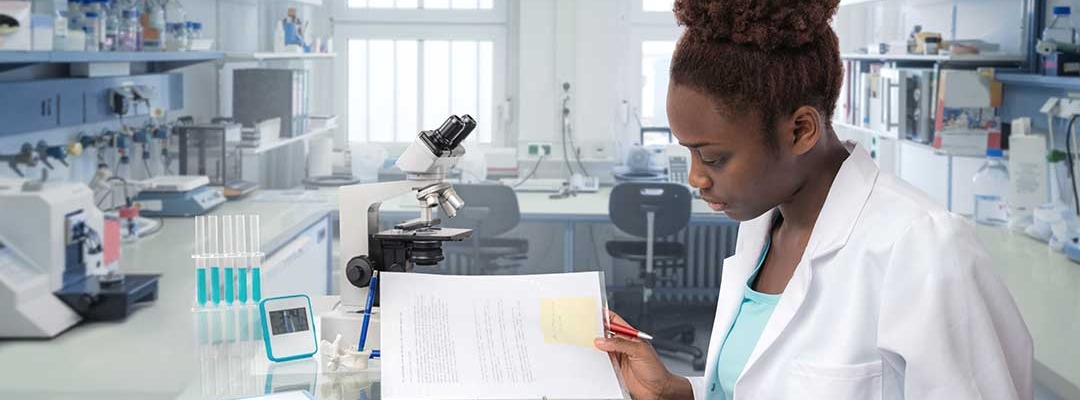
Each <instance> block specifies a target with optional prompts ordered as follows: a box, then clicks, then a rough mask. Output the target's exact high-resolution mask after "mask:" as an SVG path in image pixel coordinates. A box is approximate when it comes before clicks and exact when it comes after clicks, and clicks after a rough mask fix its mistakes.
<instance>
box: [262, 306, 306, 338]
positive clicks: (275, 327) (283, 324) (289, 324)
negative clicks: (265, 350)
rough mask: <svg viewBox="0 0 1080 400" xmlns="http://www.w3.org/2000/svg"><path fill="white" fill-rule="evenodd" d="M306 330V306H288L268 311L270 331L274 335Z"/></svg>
mask: <svg viewBox="0 0 1080 400" xmlns="http://www.w3.org/2000/svg"><path fill="white" fill-rule="evenodd" d="M306 330H308V316H307V308H304V307H300V308H290V309H288V310H278V311H271V312H270V332H273V333H274V334H275V335H283V334H286V333H293V332H303V331H306Z"/></svg>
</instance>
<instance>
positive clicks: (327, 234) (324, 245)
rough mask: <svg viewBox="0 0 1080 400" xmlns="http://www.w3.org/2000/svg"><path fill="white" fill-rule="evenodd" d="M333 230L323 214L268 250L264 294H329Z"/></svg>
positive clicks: (263, 279)
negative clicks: (289, 238)
mask: <svg viewBox="0 0 1080 400" xmlns="http://www.w3.org/2000/svg"><path fill="white" fill-rule="evenodd" d="M332 234H333V232H332V231H331V226H330V217H329V215H326V216H324V217H323V218H321V219H319V220H318V222H315V223H314V224H312V225H310V226H309V227H307V228H306V229H304V230H303V231H301V232H300V234H298V235H297V236H296V237H294V238H292V239H291V240H289V241H288V242H286V243H285V244H284V245H282V246H280V247H278V248H277V250H276V251H274V252H272V253H270V254H268V255H267V256H266V259H265V260H264V261H263V264H262V285H263V293H262V295H263V298H271V297H277V296H286V295H293V294H301V293H302V294H306V295H325V294H329V293H330V273H331V265H330V256H331V249H332V247H331V246H332V244H331V243H332V241H333V237H332Z"/></svg>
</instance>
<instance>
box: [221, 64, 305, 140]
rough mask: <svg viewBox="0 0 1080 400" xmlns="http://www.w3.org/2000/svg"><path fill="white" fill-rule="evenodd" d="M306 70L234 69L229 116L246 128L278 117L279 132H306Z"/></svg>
mask: <svg viewBox="0 0 1080 400" xmlns="http://www.w3.org/2000/svg"><path fill="white" fill-rule="evenodd" d="M309 81H310V78H309V73H308V71H306V70H302V69H280V68H245V69H238V70H236V71H234V72H233V103H232V116H233V118H234V119H235V120H236V122H239V123H241V124H243V125H244V126H247V127H254V126H256V125H257V124H259V123H260V122H263V121H266V120H269V119H274V118H280V119H281V129H280V130H279V133H280V135H281V137H283V138H291V137H295V136H300V135H303V134H304V133H307V132H308V115H309V114H310V111H309V103H310V100H309V97H308V91H309V89H308V88H309V86H308V83H309Z"/></svg>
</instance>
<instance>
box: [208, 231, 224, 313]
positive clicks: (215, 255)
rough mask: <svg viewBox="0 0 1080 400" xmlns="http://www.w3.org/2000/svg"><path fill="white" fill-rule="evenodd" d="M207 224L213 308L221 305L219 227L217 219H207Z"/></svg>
mask: <svg viewBox="0 0 1080 400" xmlns="http://www.w3.org/2000/svg"><path fill="white" fill-rule="evenodd" d="M207 224H208V226H209V228H210V232H209V233H210V236H209V237H210V302H211V303H214V305H215V306H217V305H219V304H221V261H222V258H223V257H222V256H221V231H220V227H221V225H219V224H218V217H216V216H210V217H208V221H207Z"/></svg>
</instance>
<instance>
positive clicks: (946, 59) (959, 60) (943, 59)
mask: <svg viewBox="0 0 1080 400" xmlns="http://www.w3.org/2000/svg"><path fill="white" fill-rule="evenodd" d="M840 58H842V59H844V60H852V61H879V62H886V63H888V62H923V63H935V64H968V65H996V64H1020V63H1023V62H1025V61H1026V60H1027V58H1026V57H1024V56H1019V55H1011V54H975V55H922V54H857V53H845V54H842V55H840Z"/></svg>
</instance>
